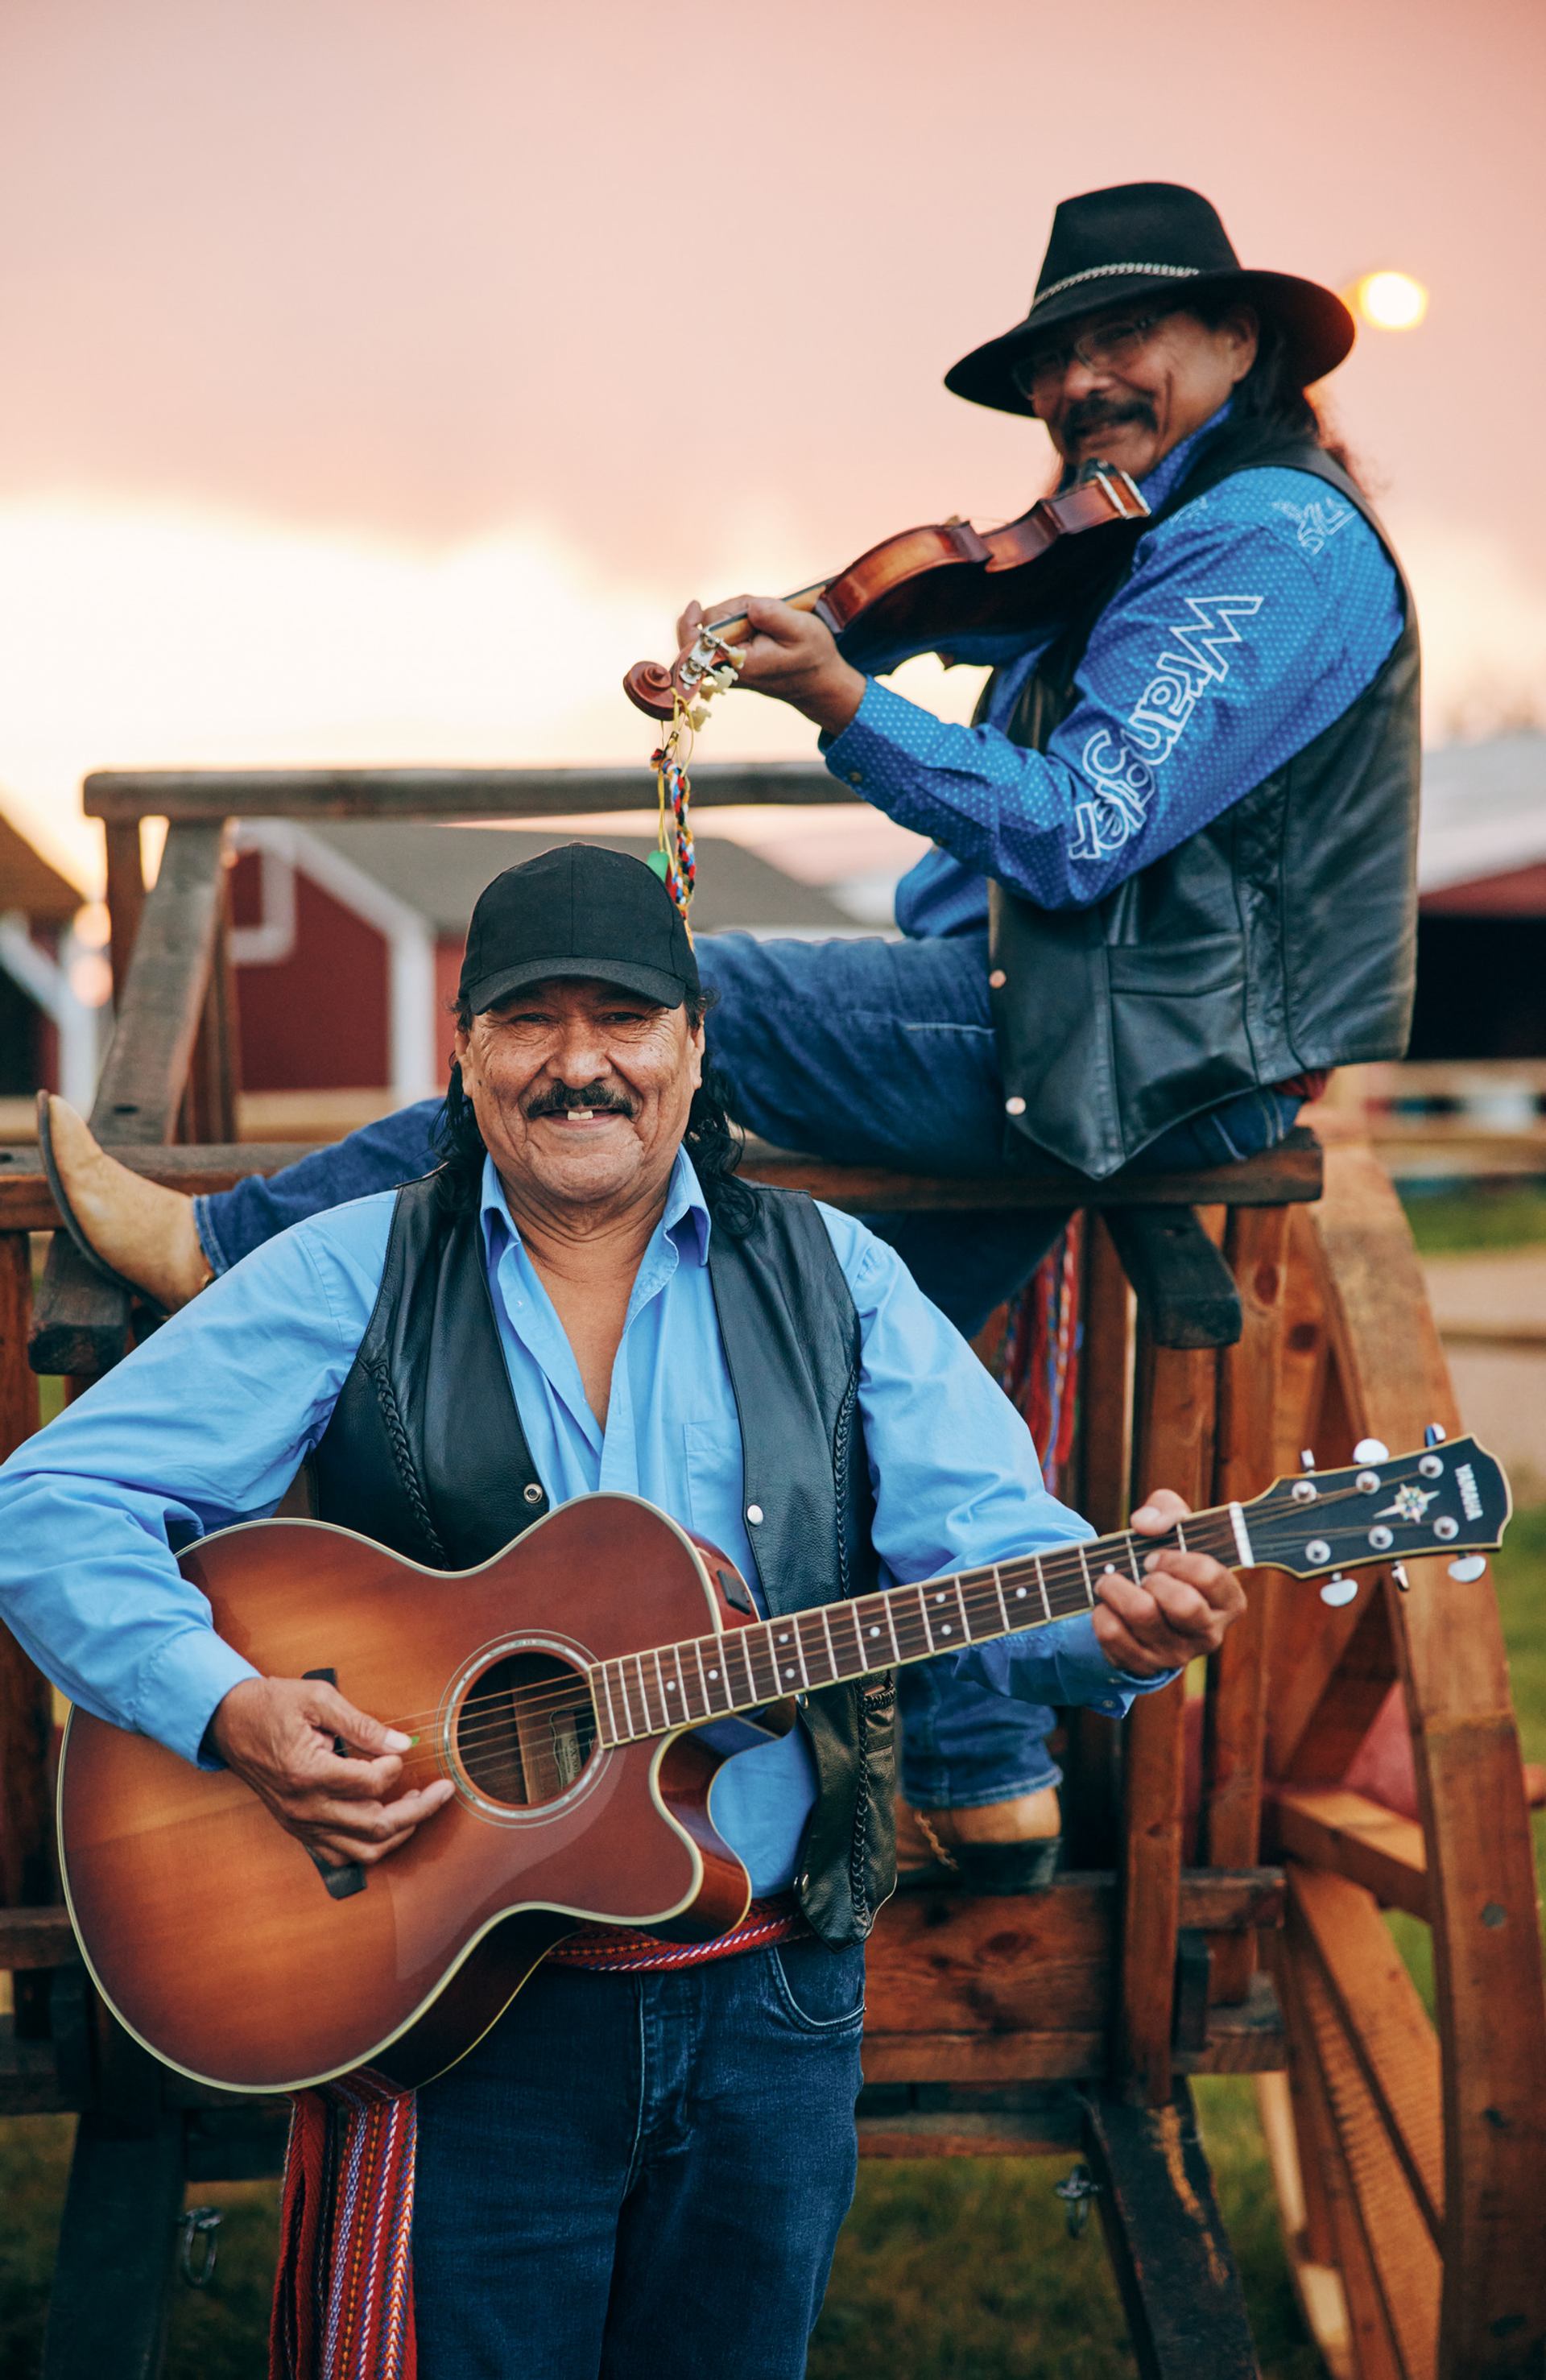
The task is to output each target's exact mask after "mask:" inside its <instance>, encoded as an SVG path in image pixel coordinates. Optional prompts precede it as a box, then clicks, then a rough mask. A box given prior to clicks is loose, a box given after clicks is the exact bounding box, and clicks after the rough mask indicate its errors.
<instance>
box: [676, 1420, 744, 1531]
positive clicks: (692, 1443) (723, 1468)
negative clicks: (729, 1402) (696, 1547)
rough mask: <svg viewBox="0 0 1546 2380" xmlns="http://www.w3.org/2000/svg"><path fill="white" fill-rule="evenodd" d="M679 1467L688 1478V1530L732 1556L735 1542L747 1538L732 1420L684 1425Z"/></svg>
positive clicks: (740, 1467)
mask: <svg viewBox="0 0 1546 2380" xmlns="http://www.w3.org/2000/svg"><path fill="white" fill-rule="evenodd" d="M682 1467H683V1470H684V1471H685V1473H686V1475H687V1487H688V1526H689V1527H691V1528H694V1529H696V1530H697V1531H698V1532H699V1534H700V1536H705V1537H712V1539H713V1541H714V1543H715V1544H716V1545H724V1550H725V1551H726V1553H729V1554H732V1555H733V1554H734V1552H735V1548H736V1542H737V1541H738V1539H739V1538H741V1537H742V1536H745V1534H746V1520H745V1514H744V1512H743V1509H742V1498H743V1491H744V1487H745V1473H744V1467H743V1458H742V1452H741V1433H740V1430H739V1428H738V1427H736V1422H735V1420H734V1418H733V1416H731V1415H728V1414H727V1415H724V1418H723V1419H718V1418H716V1419H714V1420H712V1421H685V1422H684V1423H683V1424H682ZM726 1538H728V1539H729V1540H730V1542H729V1543H728V1544H725V1540H726Z"/></svg>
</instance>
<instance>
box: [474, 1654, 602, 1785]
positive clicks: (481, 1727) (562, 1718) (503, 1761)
mask: <svg viewBox="0 0 1546 2380" xmlns="http://www.w3.org/2000/svg"><path fill="white" fill-rule="evenodd" d="M595 1743H596V1713H595V1707H594V1706H593V1704H592V1703H591V1700H590V1688H589V1687H588V1686H587V1685H586V1682H585V1680H584V1679H583V1677H581V1676H580V1674H579V1673H578V1670H572V1669H571V1668H570V1667H569V1665H568V1663H567V1662H566V1661H561V1660H559V1659H557V1658H556V1657H555V1656H554V1655H553V1654H552V1653H509V1654H506V1655H505V1658H504V1659H503V1660H499V1661H495V1662H494V1663H493V1665H492V1667H491V1668H489V1669H487V1670H484V1671H483V1674H482V1676H481V1678H479V1679H478V1681H477V1682H476V1683H475V1684H474V1686H473V1688H472V1690H471V1692H470V1694H469V1695H468V1697H467V1700H466V1701H465V1702H464V1703H463V1705H462V1707H461V1712H460V1714H459V1716H458V1718H457V1720H456V1751H457V1755H458V1756H459V1757H460V1760H461V1764H462V1767H464V1768H465V1769H466V1771H467V1773H468V1775H469V1778H470V1779H471V1780H472V1782H473V1784H474V1785H475V1786H476V1787H477V1789H478V1791H479V1792H480V1793H481V1794H483V1795H484V1796H485V1797H486V1798H487V1799H488V1800H489V1801H491V1802H504V1803H508V1804H509V1805H510V1806H511V1807H512V1808H516V1809H534V1808H537V1807H538V1806H540V1804H541V1803H543V1802H556V1801H557V1800H558V1799H559V1798H560V1797H561V1795H563V1794H565V1793H566V1792H567V1791H569V1788H570V1787H571V1785H573V1784H574V1783H575V1781H576V1779H578V1776H579V1774H580V1772H581V1770H582V1769H583V1768H584V1767H585V1764H586V1762H587V1761H588V1760H589V1759H590V1755H591V1753H592V1752H593V1751H594V1749H595Z"/></svg>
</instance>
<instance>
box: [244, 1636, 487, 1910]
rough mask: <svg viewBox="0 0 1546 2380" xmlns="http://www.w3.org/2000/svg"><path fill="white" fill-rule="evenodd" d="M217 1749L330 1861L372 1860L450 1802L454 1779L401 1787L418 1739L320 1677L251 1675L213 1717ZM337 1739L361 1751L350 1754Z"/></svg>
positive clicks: (285, 1824)
mask: <svg viewBox="0 0 1546 2380" xmlns="http://www.w3.org/2000/svg"><path fill="white" fill-rule="evenodd" d="M209 1736H210V1740H211V1741H212V1742H213V1746H214V1749H215V1750H216V1752H218V1754H219V1755H220V1757H221V1759H222V1760H224V1762H225V1766H226V1767H227V1768H232V1769H234V1770H235V1771H236V1773H237V1776H238V1777H239V1778H240V1779H242V1781H243V1783H244V1784H248V1785H250V1786H251V1788H252V1791H254V1793H256V1795H257V1796H258V1799H259V1800H260V1801H261V1802H262V1803H265V1804H266V1806H267V1807H268V1808H269V1809H270V1810H272V1811H273V1813H274V1816H275V1817H276V1818H277V1819H278V1821H279V1823H280V1825H281V1826H282V1827H283V1828H286V1831H287V1832H288V1833H290V1834H292V1835H295V1836H297V1837H298V1839H299V1840H300V1841H301V1842H303V1843H304V1844H305V1846H306V1848H307V1850H308V1851H309V1852H314V1853H315V1854H316V1856H317V1857H318V1858H319V1859H321V1860H322V1861H323V1862H324V1863H325V1864H327V1865H328V1866H329V1867H347V1865H348V1864H349V1863H350V1862H351V1861H358V1862H359V1864H360V1865H361V1866H362V1867H370V1866H371V1865H373V1864H374V1863H375V1862H376V1861H377V1860H382V1859H385V1857H386V1855H387V1853H388V1852H395V1851H396V1850H398V1849H399V1848H400V1847H401V1846H402V1845H403V1844H404V1843H406V1842H407V1840H408V1837H409V1835H411V1834H412V1832H413V1830H414V1828H415V1827H417V1826H419V1825H420V1824H421V1823H422V1821H423V1820H424V1819H425V1818H428V1817H432V1816H433V1815H434V1813H435V1811H436V1810H438V1809H441V1808H442V1807H443V1806H444V1803H447V1802H448V1801H449V1800H450V1799H451V1796H452V1794H453V1793H454V1792H455V1791H456V1788H455V1786H454V1785H453V1784H452V1782H451V1779H449V1778H448V1777H437V1778H436V1779H434V1781H433V1783H432V1784H430V1785H424V1786H420V1787H419V1788H418V1789H416V1790H415V1791H411V1792H407V1793H396V1796H395V1798H394V1790H395V1788H396V1786H397V1784H398V1782H399V1780H400V1779H401V1777H402V1773H403V1763H402V1756H401V1755H403V1754H404V1753H405V1752H407V1751H408V1747H409V1742H410V1739H409V1738H408V1736H406V1735H403V1734H400V1733H399V1732H398V1731H397V1730H396V1728H389V1727H383V1725H382V1723H381V1721H380V1720H379V1719H374V1718H367V1717H366V1715H365V1713H364V1712H363V1711H359V1710H356V1709H355V1707H354V1705H353V1704H352V1703H350V1702H347V1701H346V1700H345V1698H344V1696H343V1695H342V1694H340V1693H339V1692H338V1690H337V1688H336V1687H335V1686H330V1685H329V1684H328V1683H327V1682H326V1681H325V1680H323V1679H321V1678H244V1679H243V1680H242V1682H241V1683H240V1685H237V1686H233V1687H232V1688H231V1691H230V1693H229V1694H227V1695H226V1696H225V1700H224V1701H223V1702H222V1703H221V1705H220V1706H219V1708H218V1709H217V1710H216V1712H215V1714H214V1717H213V1719H212V1720H211V1721H210V1725H209ZM335 1737H337V1738H338V1739H339V1740H340V1741H341V1742H342V1743H346V1744H347V1745H349V1746H350V1747H351V1748H352V1749H353V1750H354V1751H355V1752H356V1753H358V1754H359V1755H362V1757H360V1758H358V1759H347V1758H345V1757H344V1756H343V1755H341V1754H339V1753H337V1752H335V1750H334V1739H335Z"/></svg>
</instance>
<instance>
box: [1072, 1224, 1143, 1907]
mask: <svg viewBox="0 0 1546 2380" xmlns="http://www.w3.org/2000/svg"><path fill="white" fill-rule="evenodd" d="M1133 1338H1134V1305H1133V1293H1132V1289H1131V1287H1130V1285H1129V1283H1128V1281H1127V1276H1126V1273H1125V1272H1124V1271H1123V1269H1122V1259H1121V1257H1119V1256H1118V1255H1117V1253H1116V1244H1115V1242H1114V1240H1113V1238H1112V1235H1111V1233H1110V1231H1109V1230H1108V1228H1107V1226H1106V1222H1105V1220H1104V1218H1103V1217H1102V1216H1100V1215H1088V1216H1087V1217H1086V1218H1085V1258H1084V1343H1083V1346H1082V1349H1081V1351H1080V1355H1079V1363H1080V1366H1081V1378H1080V1380H1079V1392H1078V1401H1077V1425H1078V1444H1077V1480H1078V1488H1077V1494H1076V1496H1075V1499H1074V1500H1075V1501H1076V1502H1077V1505H1078V1508H1079V1510H1080V1511H1081V1512H1083V1513H1084V1514H1085V1515H1086V1516H1087V1518H1088V1519H1089V1520H1090V1522H1091V1523H1092V1524H1093V1525H1094V1527H1095V1528H1096V1529H1097V1531H1098V1532H1099V1533H1100V1534H1101V1535H1102V1536H1109V1535H1110V1534H1111V1533H1112V1532H1113V1531H1114V1530H1115V1529H1118V1528H1120V1527H1121V1525H1122V1524H1123V1522H1124V1521H1125V1520H1126V1517H1127V1500H1128V1495H1129V1492H1130V1490H1131V1487H1132V1476H1133ZM1063 1727H1064V1733H1065V1737H1066V1739H1067V1743H1066V1749H1065V1752H1064V1755H1063V1774H1064V1787H1063V1793H1062V1803H1063V1840H1064V1855H1065V1858H1066V1859H1067V1860H1068V1862H1069V1864H1070V1865H1071V1866H1074V1867H1103V1868H1114V1866H1115V1865H1116V1862H1117V1858H1118V1856H1119V1853H1118V1844H1119V1841H1120V1828H1121V1818H1122V1755H1121V1729H1120V1726H1119V1724H1118V1722H1117V1721H1116V1720H1115V1719H1114V1718H1111V1717H1110V1716H1109V1715H1108V1714H1107V1713H1106V1712H1104V1711H1097V1710H1090V1709H1089V1708H1088V1707H1083V1708H1079V1707H1076V1708H1074V1709H1071V1710H1068V1711H1066V1712H1065V1714H1064V1719H1063Z"/></svg>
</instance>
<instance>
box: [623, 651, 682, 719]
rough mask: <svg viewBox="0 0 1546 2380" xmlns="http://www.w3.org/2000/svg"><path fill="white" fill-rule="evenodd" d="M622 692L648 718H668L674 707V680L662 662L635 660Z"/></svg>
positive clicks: (624, 681)
mask: <svg viewBox="0 0 1546 2380" xmlns="http://www.w3.org/2000/svg"><path fill="white" fill-rule="evenodd" d="M623 692H624V693H625V694H626V695H627V698H628V700H629V701H630V702H631V703H632V704H633V706H634V709H635V710H642V711H643V712H644V714H645V716H646V717H647V718H650V719H669V718H670V716H671V714H672V711H673V710H674V709H675V708H676V680H675V678H674V677H673V676H672V674H671V672H670V671H669V670H668V669H667V668H666V666H665V663H664V662H635V663H634V665H633V667H632V669H631V670H629V672H628V674H627V677H626V678H625V679H624V680H623Z"/></svg>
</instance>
